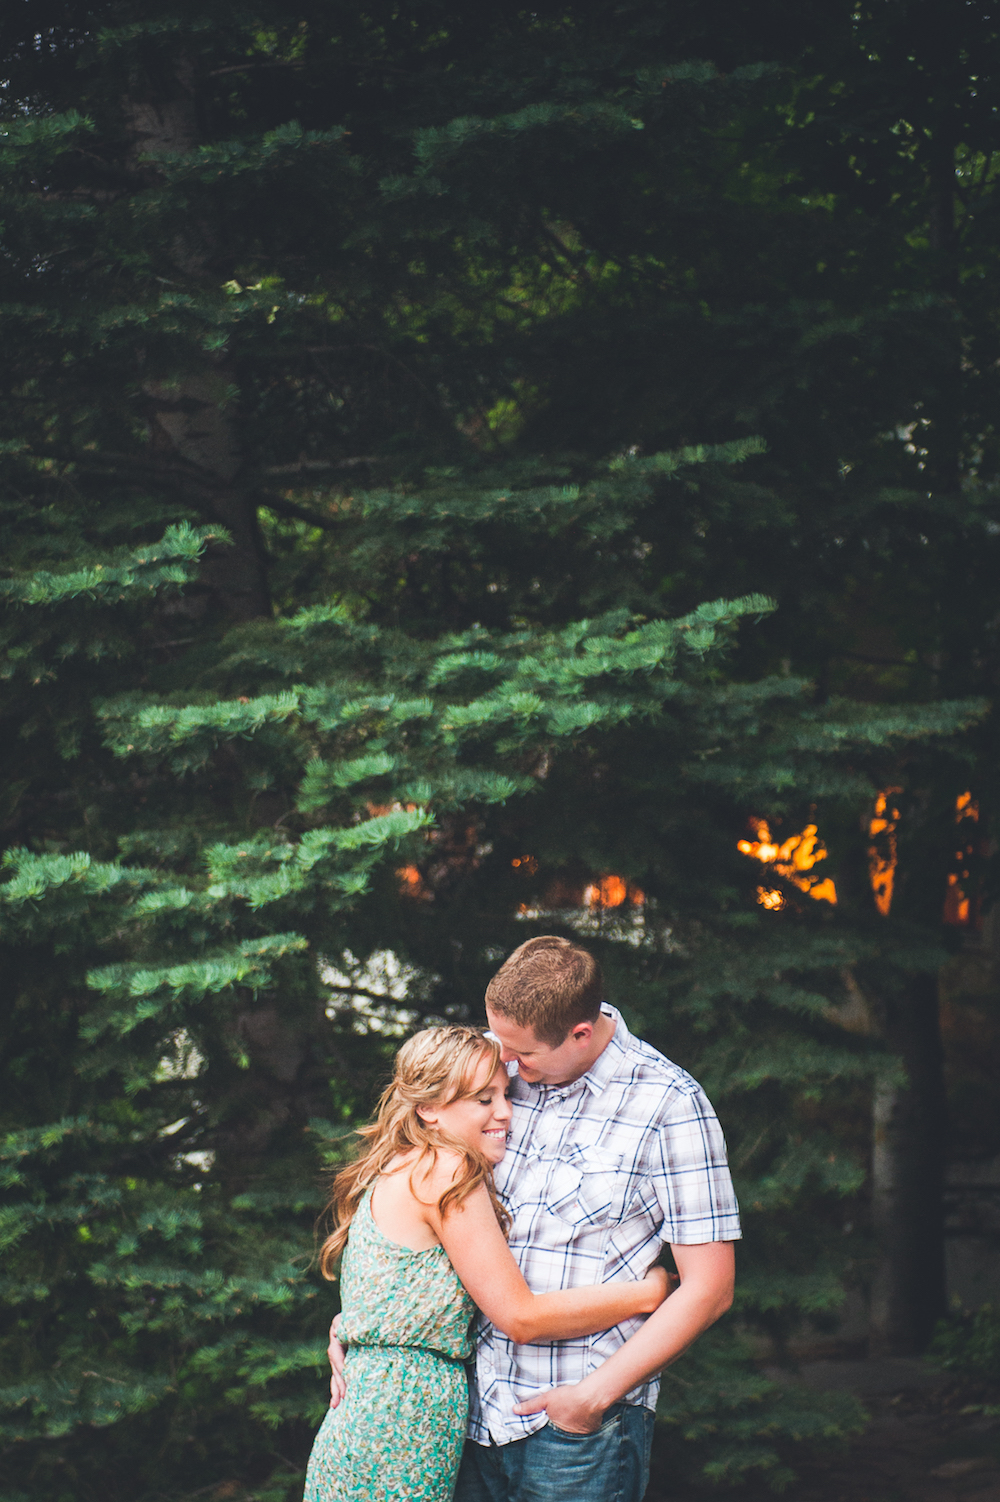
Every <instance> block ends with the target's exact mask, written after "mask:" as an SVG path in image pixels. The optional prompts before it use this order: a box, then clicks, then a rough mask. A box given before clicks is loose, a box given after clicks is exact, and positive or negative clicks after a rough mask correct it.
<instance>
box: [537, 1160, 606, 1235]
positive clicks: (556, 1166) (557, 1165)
mask: <svg viewBox="0 0 1000 1502" xmlns="http://www.w3.org/2000/svg"><path fill="white" fill-rule="evenodd" d="M624 1200H625V1176H624V1175H623V1173H622V1154H621V1153H613V1152H607V1151H605V1150H604V1149H602V1148H593V1147H586V1146H579V1147H570V1148H565V1149H564V1150H563V1152H562V1153H561V1154H560V1156H559V1157H558V1158H556V1159H554V1160H553V1161H552V1163H551V1164H550V1166H549V1173H548V1180H547V1184H546V1192H545V1206H546V1209H548V1210H549V1211H551V1213H552V1214H553V1215H555V1216H556V1217H557V1218H558V1219H559V1220H561V1221H565V1222H567V1223H568V1224H570V1225H589V1226H593V1227H595V1228H597V1227H599V1226H606V1225H609V1224H611V1223H613V1222H615V1221H617V1220H618V1219H619V1218H620V1216H621V1212H622V1207H623V1205H624Z"/></svg>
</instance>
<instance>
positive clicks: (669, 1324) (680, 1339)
mask: <svg viewBox="0 0 1000 1502" xmlns="http://www.w3.org/2000/svg"><path fill="white" fill-rule="evenodd" d="M671 1251H672V1252H673V1254H674V1261H675V1262H676V1263H677V1271H678V1272H679V1273H680V1278H681V1286H680V1287H679V1288H678V1289H677V1291H676V1293H673V1294H671V1296H670V1298H669V1299H667V1300H666V1302H665V1303H663V1304H661V1305H660V1307H659V1309H657V1311H656V1313H655V1314H651V1315H650V1316H649V1318H648V1319H647V1320H646V1323H645V1324H644V1325H643V1327H642V1329H641V1330H637V1331H636V1333H635V1335H633V1336H632V1337H631V1338H630V1339H629V1340H627V1341H626V1342H625V1344H624V1345H623V1346H621V1347H620V1349H619V1350H617V1351H616V1352H615V1353H614V1355H613V1356H609V1357H608V1359H607V1361H605V1362H603V1363H602V1365H601V1366H599V1367H598V1368H597V1370H596V1371H595V1372H591V1373H590V1376H589V1377H585V1378H584V1379H583V1381H582V1382H577V1383H575V1384H574V1385H572V1386H569V1387H553V1388H550V1389H549V1391H548V1392H543V1393H539V1394H538V1395H537V1396H536V1397H534V1398H531V1399H529V1400H528V1401H527V1402H524V1403H518V1405H517V1407H516V1408H515V1409H514V1412H515V1413H520V1414H525V1413H540V1412H541V1411H542V1409H543V1408H544V1409H545V1410H546V1411H547V1413H548V1416H549V1418H550V1419H551V1421H552V1422H553V1423H554V1424H555V1425H556V1427H557V1428H558V1429H565V1430H567V1431H568V1432H569V1433H570V1434H592V1433H593V1431H594V1430H595V1429H599V1428H600V1425H601V1419H602V1417H603V1415H604V1413H605V1410H606V1409H608V1408H610V1407H611V1405H612V1403H617V1401H618V1399H619V1398H622V1397H624V1396H625V1394H626V1393H627V1392H631V1391H632V1389H633V1387H638V1386H639V1385H640V1384H641V1383H643V1382H646V1381H648V1379H649V1378H650V1377H652V1376H654V1375H655V1373H657V1372H659V1371H662V1370H663V1368H664V1367H665V1366H669V1365H670V1363H671V1362H672V1361H676V1360H677V1357H678V1356H680V1355H682V1354H683V1352H684V1351H686V1350H687V1348H688V1346H690V1345H692V1344H693V1343H694V1341H696V1340H697V1339H698V1336H699V1335H701V1334H702V1333H703V1332H704V1331H705V1330H707V1329H708V1327H709V1326H710V1325H714V1324H715V1321H716V1320H717V1319H718V1318H719V1316H720V1315H721V1314H725V1312H726V1310H727V1309H728V1308H729V1306H730V1305H731V1304H732V1302H733V1283H734V1280H735V1269H736V1256H735V1252H734V1244H733V1242H731V1241H708V1242H704V1243H703V1244H702V1245H700V1246H672V1247H671Z"/></svg>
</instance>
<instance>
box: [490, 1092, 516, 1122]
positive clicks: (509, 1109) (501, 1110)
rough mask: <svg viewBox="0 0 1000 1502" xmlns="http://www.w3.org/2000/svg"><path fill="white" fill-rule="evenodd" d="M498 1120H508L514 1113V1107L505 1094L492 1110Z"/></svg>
mask: <svg viewBox="0 0 1000 1502" xmlns="http://www.w3.org/2000/svg"><path fill="white" fill-rule="evenodd" d="M493 1114H494V1116H495V1117H496V1118H497V1120H498V1121H509V1120H510V1118H511V1117H512V1116H513V1114H514V1107H513V1106H512V1105H511V1103H510V1101H509V1100H508V1099H507V1097H506V1096H502V1097H501V1099H500V1100H499V1101H498V1102H497V1104H496V1107H495V1108H494V1111H493Z"/></svg>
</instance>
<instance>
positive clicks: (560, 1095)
mask: <svg viewBox="0 0 1000 1502" xmlns="http://www.w3.org/2000/svg"><path fill="white" fill-rule="evenodd" d="M601 1012H602V1014H603V1015H604V1016H605V1017H610V1018H611V1020H612V1022H613V1023H614V1025H615V1030H614V1032H613V1033H612V1035H611V1037H610V1038H609V1040H608V1043H607V1046H606V1047H605V1048H602V1050H601V1052H600V1053H599V1054H598V1055H597V1058H596V1059H595V1060H594V1062H593V1064H591V1066H590V1068H589V1069H588V1070H587V1073H586V1074H581V1075H580V1078H579V1079H576V1080H573V1081H571V1083H570V1084H568V1085H532V1084H529V1083H528V1081H527V1080H522V1079H521V1077H520V1075H518V1074H516V1073H514V1074H512V1076H511V1077H512V1079H516V1080H517V1081H518V1085H519V1088H520V1089H521V1090H531V1091H533V1092H535V1093H536V1096H538V1097H540V1098H541V1099H542V1100H546V1099H552V1098H557V1099H560V1100H565V1098H566V1097H567V1096H568V1095H572V1094H574V1093H575V1092H576V1091H578V1090H582V1089H583V1087H584V1086H585V1085H586V1087H587V1089H588V1090H589V1091H590V1093H591V1094H592V1095H600V1093H601V1091H602V1090H603V1089H604V1088H605V1086H606V1085H610V1083H611V1081H612V1080H613V1079H614V1077H615V1075H616V1074H617V1073H618V1068H619V1065H620V1064H621V1062H622V1060H623V1059H624V1057H625V1052H626V1050H627V1048H628V1046H629V1043H630V1042H631V1039H632V1034H631V1033H630V1032H629V1030H628V1028H627V1027H626V1026H625V1019H624V1018H623V1017H622V1014H621V1012H619V1011H618V1009H617V1007H613V1006H612V1005H611V1003H610V1002H607V1001H603V1002H602V1003H601ZM516 1068H517V1066H516V1065H514V1066H513V1069H514V1070H515V1071H516Z"/></svg>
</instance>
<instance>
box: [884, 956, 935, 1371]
mask: <svg viewBox="0 0 1000 1502" xmlns="http://www.w3.org/2000/svg"><path fill="white" fill-rule="evenodd" d="M882 1032H883V1036H884V1037H885V1041H886V1043H887V1045H888V1047H889V1049H890V1051H891V1052H892V1053H893V1054H894V1055H895V1056H896V1058H897V1059H900V1060H901V1061H902V1064H903V1067H904V1069H905V1071H906V1080H905V1082H903V1083H897V1082H895V1081H893V1080H892V1079H891V1078H889V1077H886V1078H884V1079H883V1080H882V1081H880V1082H879V1084H878V1085H877V1086H876V1091H875V1101H874V1113H873V1115H874V1122H873V1125H874V1141H873V1146H872V1222H873V1228H874V1232H875V1241H876V1266H875V1277H874V1279H873V1283H872V1297H871V1350H872V1353H873V1354H876V1355H885V1356H888V1355H891V1356H901V1355H909V1354H912V1353H914V1352H917V1351H921V1350H923V1348H924V1347H925V1346H926V1344H927V1341H928V1339H929V1337H930V1335H931V1332H932V1331H933V1328H934V1324H935V1322H936V1321H937V1320H938V1319H939V1318H940V1317H941V1315H942V1314H943V1313H944V1310H945V1302H946V1300H945V1266H944V1207H943V1193H944V1167H945V1140H946V1127H947V1119H946V1105H945V1091H944V1070H943V1051H942V1046H941V1030H940V1021H939V1010H938V981H937V976H936V975H918V976H915V977H914V978H913V979H912V980H911V982H910V984H909V986H908V987H907V988H906V989H905V990H903V991H902V992H901V993H900V995H899V996H897V997H895V998H894V999H893V1001H892V1002H891V1003H890V1005H888V1006H887V1007H886V1009H885V1014H884V1018H883V1026H882Z"/></svg>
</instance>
